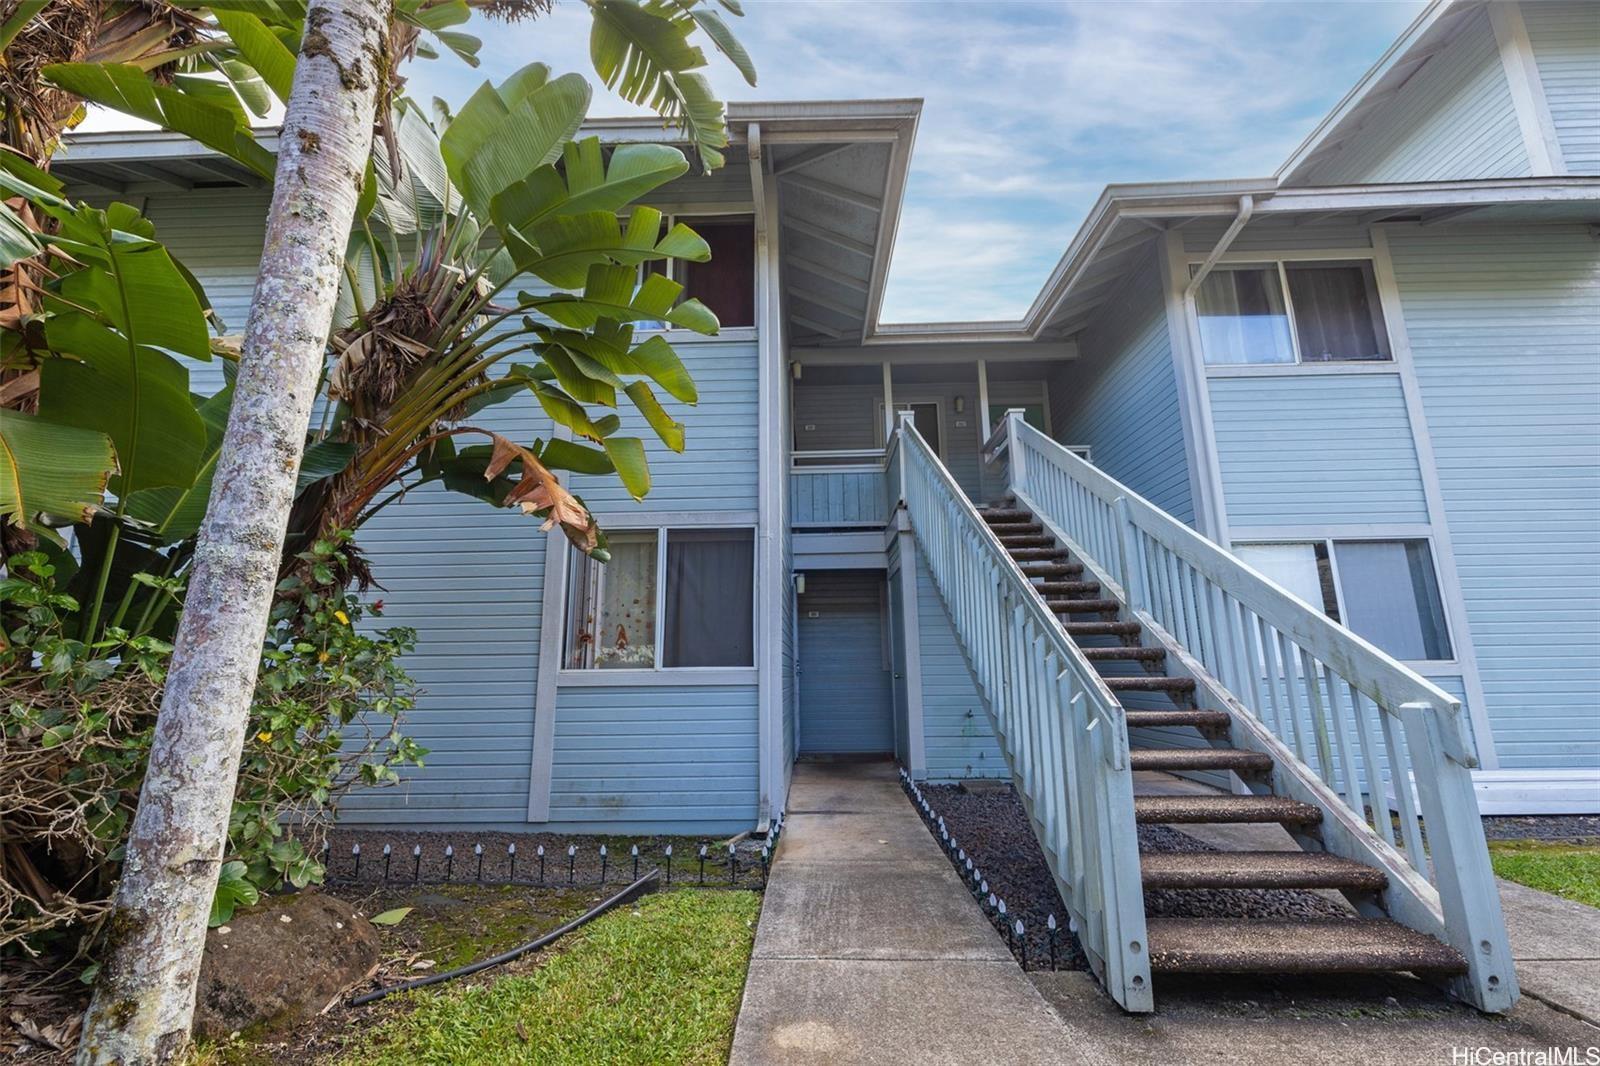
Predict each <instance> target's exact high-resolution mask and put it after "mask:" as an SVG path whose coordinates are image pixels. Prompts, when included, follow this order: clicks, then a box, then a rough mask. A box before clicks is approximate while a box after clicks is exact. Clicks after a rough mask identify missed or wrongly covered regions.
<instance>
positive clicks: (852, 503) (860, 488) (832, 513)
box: [789, 467, 885, 526]
mask: <svg viewBox="0 0 1600 1066" xmlns="http://www.w3.org/2000/svg"><path fill="white" fill-rule="evenodd" d="M883 493H884V485H883V472H882V471H881V470H878V469H877V468H876V467H873V468H872V469H870V470H850V471H837V472H830V473H826V474H824V473H800V472H795V473H791V474H790V475H789V522H790V524H791V525H796V526H807V525H817V526H828V525H855V524H860V523H863V522H865V523H871V524H874V525H880V526H881V525H882V524H883V521H884V517H885V507H884V495H883Z"/></svg>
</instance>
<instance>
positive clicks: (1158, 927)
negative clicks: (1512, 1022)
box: [1147, 918, 1467, 973]
mask: <svg viewBox="0 0 1600 1066" xmlns="http://www.w3.org/2000/svg"><path fill="white" fill-rule="evenodd" d="M1147 932H1148V936H1149V941H1150V968H1151V969H1152V970H1155V971H1156V972H1158V973H1385V972H1390V971H1401V970H1403V971H1409V972H1413V973H1462V972H1464V971H1465V970H1466V968H1467V966H1466V960H1464V959H1463V958H1462V957H1461V955H1460V953H1459V952H1457V951H1456V950H1455V949H1454V948H1451V947H1449V946H1447V945H1445V944H1441V943H1440V942H1439V941H1437V940H1435V939H1434V938H1433V937H1431V936H1428V935H1427V934H1426V933H1419V932H1417V931H1416V930H1414V929H1408V928H1406V927H1405V926H1403V925H1400V924H1399V923H1397V922H1392V921H1390V920H1388V919H1387V918H1360V919H1348V920H1341V919H1326V920H1323V921H1314V922H1308V921H1298V922H1297V921H1232V922H1221V921H1207V920H1203V919H1198V920H1197V919H1190V918H1153V919H1151V920H1150V922H1149V925H1148V930H1147Z"/></svg>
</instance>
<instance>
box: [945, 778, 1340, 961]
mask: <svg viewBox="0 0 1600 1066" xmlns="http://www.w3.org/2000/svg"><path fill="white" fill-rule="evenodd" d="M922 795H923V796H924V797H925V798H926V799H927V801H928V804H929V806H930V807H931V808H932V809H933V820H932V821H931V822H930V826H929V828H930V831H931V832H932V833H933V834H934V836H935V837H936V838H937V837H938V835H939V831H938V824H937V819H938V818H940V817H942V818H943V819H944V824H945V829H946V831H947V832H949V833H950V834H951V835H952V836H954V838H955V840H956V844H957V846H958V848H959V850H960V851H964V852H965V853H966V855H967V857H968V858H970V859H971V860H972V862H973V864H974V865H975V867H976V868H977V869H979V870H980V871H981V873H982V876H983V878H984V879H985V880H987V881H988V882H989V890H990V891H991V892H993V893H994V894H995V896H996V898H997V900H999V899H1003V900H1004V901H1005V903H1006V914H1007V924H1010V923H1012V922H1014V921H1015V920H1016V919H1017V918H1021V919H1022V922H1023V929H1024V932H1025V940H1026V948H1027V950H1026V963H1025V965H1026V968H1027V969H1030V970H1035V969H1050V968H1051V967H1050V952H1049V938H1048V934H1047V932H1046V921H1047V918H1048V917H1049V916H1050V915H1052V914H1053V915H1055V918H1056V921H1057V922H1058V923H1060V925H1061V926H1062V929H1063V932H1062V934H1061V935H1060V938H1059V943H1058V950H1057V959H1056V967H1055V968H1056V969H1063V970H1066V969H1075V970H1081V969H1085V968H1086V967H1087V962H1086V960H1085V959H1084V956H1083V951H1082V948H1081V947H1080V946H1079V945H1078V942H1077V938H1076V937H1074V936H1072V935H1071V934H1070V933H1067V932H1065V927H1066V924H1067V908H1066V904H1065V903H1063V902H1062V900H1061V895H1060V893H1059V892H1058V891H1057V890H1056V883H1055V878H1054V877H1053V876H1052V875H1051V873H1050V868H1049V867H1048V866H1046V865H1045V861H1044V853H1043V852H1042V851H1041V850H1040V848H1039V843H1038V841H1037V840H1036V839H1035V837H1034V835H1033V828H1032V826H1031V825H1030V824H1029V821H1028V815H1027V811H1025V810H1024V809H1023V806H1022V801H1021V800H1020V799H1018V797H1017V794H1016V791H1015V790H1014V789H1013V788H1012V787H1011V786H1010V785H987V784H985V785H974V786H967V785H962V784H952V785H923V786H922ZM1139 850H1140V851H1161V852H1200V851H1218V850H1220V849H1218V848H1215V847H1213V846H1211V845H1210V844H1207V843H1205V842H1203V841H1201V840H1198V839H1196V838H1195V837H1192V836H1190V835H1189V834H1187V833H1183V832H1180V831H1178V830H1176V829H1173V828H1171V827H1169V826H1160V825H1156V826H1140V827H1139ZM951 861H952V863H954V864H955V865H957V866H958V867H959V868H960V869H959V871H958V872H960V873H962V874H963V876H965V874H966V869H965V863H963V862H961V861H960V860H959V859H958V858H956V857H955V856H952V859H951ZM983 903H984V904H986V903H987V900H986V899H985V900H984V901H983ZM1144 905H1145V914H1146V916H1147V917H1150V918H1223V919H1228V918H1280V919H1282V918H1290V919H1295V918H1348V917H1350V915H1351V912H1350V909H1349V908H1348V907H1346V906H1345V905H1344V903H1343V901H1342V900H1339V899H1334V898H1330V897H1328V896H1324V895H1322V894H1320V893H1317V892H1309V891H1303V890H1295V889H1191V890H1182V891H1179V890H1173V889H1157V890H1152V891H1147V892H1145V894H1144ZM985 913H986V914H988V915H989V917H990V920H991V921H992V922H993V923H994V924H995V926H996V928H997V929H1000V923H999V920H998V916H997V915H995V914H994V913H992V912H991V911H990V910H989V908H988V907H987V906H985ZM1002 935H1003V936H1005V939H1006V942H1007V943H1008V944H1009V945H1010V946H1011V950H1012V954H1014V955H1016V956H1017V958H1018V961H1019V962H1022V961H1023V956H1024V952H1023V950H1022V947H1023V945H1022V944H1020V943H1019V942H1018V941H1017V938H1016V935H1015V932H1014V929H1013V930H1010V931H1007V930H1002Z"/></svg>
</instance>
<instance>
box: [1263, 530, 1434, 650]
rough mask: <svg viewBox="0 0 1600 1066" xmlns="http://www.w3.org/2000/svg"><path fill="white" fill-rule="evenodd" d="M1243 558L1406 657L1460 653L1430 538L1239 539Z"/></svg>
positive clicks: (1369, 638) (1354, 628) (1326, 611)
mask: <svg viewBox="0 0 1600 1066" xmlns="http://www.w3.org/2000/svg"><path fill="white" fill-rule="evenodd" d="M1234 550H1235V552H1236V553H1237V554H1238V556H1239V557H1240V558H1241V559H1243V560H1244V561H1245V562H1247V563H1249V564H1250V565H1251V566H1253V567H1255V568H1256V569H1257V570H1259V571H1261V572H1262V573H1263V574H1265V575H1266V576H1267V577H1269V578H1271V579H1272V580H1273V581H1275V582H1277V583H1278V584H1279V585H1281V586H1283V587H1284V588H1286V589H1288V590H1289V591H1290V592H1292V593H1294V594H1295V595H1296V596H1298V597H1300V598H1301V599H1302V600H1305V601H1306V602H1307V603H1309V604H1311V605H1312V606H1314V607H1320V608H1322V610H1323V611H1324V612H1325V613H1326V614H1327V615H1328V617H1330V618H1332V619H1333V620H1334V621H1336V622H1337V621H1340V620H1341V619H1342V620H1343V622H1344V624H1345V625H1346V626H1349V627H1350V629H1352V630H1353V631H1355V632H1356V633H1358V634H1360V635H1361V636H1363V637H1365V638H1366V639H1367V640H1369V641H1371V642H1372V643H1373V644H1375V645H1377V646H1378V647H1379V648H1381V649H1382V650H1383V651H1386V652H1388V653H1389V654H1390V655H1392V656H1394V657H1395V658H1396V659H1401V660H1404V661H1406V662H1427V661H1438V660H1448V659H1451V658H1452V657H1453V652H1452V651H1451V647H1450V634H1449V632H1448V630H1447V628H1446V626H1445V618H1444V604H1443V602H1442V600H1441V599H1440V596H1439V579H1438V575H1437V574H1436V573H1435V571H1434V566H1433V553H1432V552H1431V551H1429V549H1428V542H1427V541H1425V540H1335V541H1323V540H1319V541H1312V542H1310V543H1299V544H1240V545H1236V546H1235V548H1234Z"/></svg>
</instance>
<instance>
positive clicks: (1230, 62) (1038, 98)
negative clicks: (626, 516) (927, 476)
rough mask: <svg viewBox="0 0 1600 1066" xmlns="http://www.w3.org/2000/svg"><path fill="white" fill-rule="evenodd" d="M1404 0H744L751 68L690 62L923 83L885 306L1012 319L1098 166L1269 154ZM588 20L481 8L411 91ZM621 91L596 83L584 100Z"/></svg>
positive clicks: (582, 44) (770, 85)
mask: <svg viewBox="0 0 1600 1066" xmlns="http://www.w3.org/2000/svg"><path fill="white" fill-rule="evenodd" d="M1422 6H1423V5H1422V3H1421V2H1420V0H1404V2H1399V0H1396V2H1385V3H1300V2H1289V0H1279V2H1267V3H1060V2H1058V3H995V2H990V3H973V2H970V0H968V2H963V3H943V2H936V0H915V2H913V0H899V2H896V0H834V2H822V0H745V4H744V9H745V17H744V18H743V19H733V20H731V21H732V23H733V25H734V28H735V31H736V32H737V33H738V35H739V37H740V39H741V40H742V41H743V42H744V43H745V46H746V47H747V48H748V49H749V51H750V53H751V56H752V58H753V59H754V60H755V63H756V67H757V69H758V71H759V73H760V81H759V84H758V85H757V86H756V87H755V88H751V87H750V86H748V85H746V84H745V83H744V80H743V79H742V78H741V77H740V76H739V75H738V73H737V72H736V71H734V69H733V68H732V66H731V65H730V64H728V63H727V62H725V61H723V60H722V59H721V58H720V57H719V56H713V57H712V63H711V66H710V69H709V71H708V74H709V76H710V78H711V81H712V84H713V86H715V88H716V89H717V90H718V92H719V93H720V94H721V95H722V96H723V98H724V99H730V100H748V99H767V100H803V99H840V98H855V97H921V98H923V100H924V101H925V103H924V105H923V116H922V124H921V127H920V129H919V130H918V133H917V145H916V151H915V153H914V155H913V157H912V163H911V178H910V182H909V184H908V187H907V190H906V200H905V206H904V210H903V214H902V217H901V225H900V238H899V241H898V245H897V248H896V251H895V256H894V261H893V265H892V267H891V270H890V274H889V282H888V288H887V292H886V295H885V303H884V314H883V317H884V320H885V321H889V322H904V321H912V322H916V321H932V320H940V319H950V318H967V319H1002V318H1014V317H1017V316H1019V315H1020V314H1021V313H1022V312H1023V311H1024V310H1025V309H1026V308H1027V306H1028V303H1029V302H1030V301H1031V300H1032V298H1033V297H1034V295H1035V294H1036V293H1037V292H1038V290H1039V286H1040V285H1041V284H1042V283H1043V281H1044V278H1045V276H1046V275H1047V274H1048V273H1049V271H1050V268H1051V267H1053V266H1054V265H1055V263H1056V260H1057V259H1058V258H1060V256H1061V253H1062V251H1063V250H1064V249H1065V247H1066V245H1067V242H1068V241H1069V240H1070V239H1071V237H1072V234H1073V233H1074V232H1076V230H1077V228H1078V225H1079V224H1080V223H1081V222H1082V220H1083V217H1084V213H1085V212H1086V211H1087V209H1088V208H1089V206H1090V205H1091V204H1092V203H1093V202H1094V199H1095V197H1096V196H1098V195H1099V193H1100V190H1101V188H1102V187H1103V186H1105V185H1106V184H1107V183H1110V182H1124V181H1159V180H1170V179H1184V178H1223V177H1254V176H1260V175H1268V174H1271V173H1272V171H1274V170H1275V169H1276V168H1277V166H1278V164H1279V163H1281V162H1282V161H1283V159H1284V158H1285V157H1286V156H1287V155H1288V153H1289V152H1290V151H1291V150H1292V149H1293V148H1294V147H1295V145H1297V144H1299V142H1300V141H1301V140H1302V139H1303V138H1304V137H1305V135H1306V134H1307V133H1308V132H1310V130H1311V128H1312V126H1314V125H1315V124H1316V122H1317V121H1318V120H1319V119H1320V118H1321V117H1322V115H1324V114H1325V113H1326V112H1327V111H1328V109H1329V108H1331V107H1332V106H1333V105H1334V103H1336V102H1337V101H1338V99H1339V98H1340V97H1341V96H1343V95H1344V93H1345V92H1346V91H1347V90H1348V89H1349V88H1350V86H1351V85H1352V84H1354V83H1355V81H1356V79H1357V78H1359V77H1360V76H1361V75H1362V74H1363V73H1365V72H1366V70H1367V68H1368V67H1370V66H1371V65H1372V64H1373V63H1374V62H1375V61H1376V60H1377V58H1378V57H1379V56H1380V55H1381V54H1382V53H1383V51H1384V49H1385V48H1387V47H1388V45H1389V43H1390V42H1391V41H1392V40H1393V39H1394V38H1395V36H1396V35H1398V34H1399V32H1400V31H1401V30H1402V29H1403V28H1404V27H1405V26H1406V25H1407V24H1408V23H1409V22H1410V21H1411V20H1412V18H1414V17H1415V16H1416V14H1417V12H1418V11H1419V10H1420V9H1421V7H1422ZM588 25H589V21H588V15H587V13H586V12H585V11H584V10H583V8H582V6H581V5H579V4H576V3H562V4H557V6H556V9H555V11H554V12H553V13H552V14H551V15H550V16H548V17H547V18H545V19H542V20H540V21H537V22H532V23H526V24H522V25H519V26H512V27H507V26H505V25H501V24H483V23H481V22H480V23H479V24H478V25H477V26H474V27H471V28H472V29H473V30H474V31H475V32H477V33H478V35H479V36H481V37H483V38H484V42H485V43H484V49H483V52H482V59H483V65H482V66H481V67H480V68H479V69H478V70H477V71H473V70H471V69H470V68H467V67H465V66H464V65H463V64H461V63H459V62H457V61H455V60H453V59H450V58H446V59H441V60H438V61H436V62H430V63H417V64H414V65H413V66H412V67H411V68H410V72H409V73H410V76H411V88H412V91H413V93H414V94H415V95H418V96H421V97H423V98H424V99H425V98H426V97H427V96H431V95H438V96H442V97H444V98H445V99H447V100H449V101H450V102H452V103H460V102H461V101H462V100H464V99H465V98H466V96H467V95H468V94H470V92H471V91H472V89H473V88H475V87H476V86H477V85H478V84H479V83H480V82H481V81H482V80H483V79H484V78H485V77H490V78H493V79H495V80H499V79H500V78H503V77H504V76H505V75H506V74H509V73H510V72H511V71H512V70H515V69H516V68H517V67H519V66H521V65H522V64H524V63H527V62H530V61H532V60H534V59H539V60H543V61H545V62H548V63H550V64H551V65H552V66H553V67H555V68H556V69H558V70H561V69H568V70H577V71H581V72H582V73H585V74H592V70H593V68H592V67H591V66H590V65H589V62H588V54H587V31H588ZM631 110H632V109H631V108H630V107H629V106H628V105H627V104H625V103H623V102H622V101H621V100H618V99H617V98H615V97H613V96H610V95H609V94H607V93H605V92H604V91H603V90H602V91H598V92H597V93H596V99H595V103H594V106H593V107H592V108H591V113H593V114H597V115H613V114H626V113H630V111H631Z"/></svg>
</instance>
